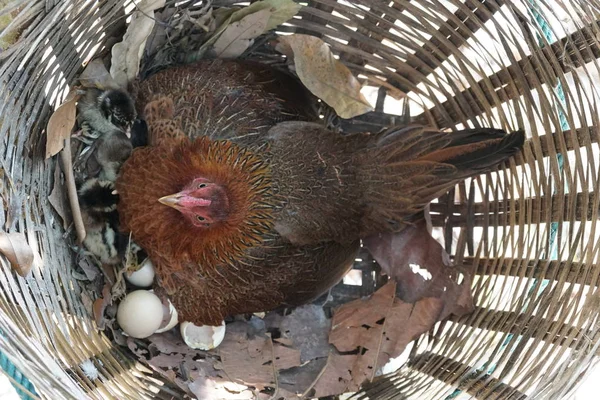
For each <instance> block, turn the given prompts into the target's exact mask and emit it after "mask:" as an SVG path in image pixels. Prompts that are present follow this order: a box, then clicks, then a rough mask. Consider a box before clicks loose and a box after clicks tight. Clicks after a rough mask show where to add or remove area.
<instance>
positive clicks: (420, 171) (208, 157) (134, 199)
mask: <svg viewBox="0 0 600 400" xmlns="http://www.w3.org/2000/svg"><path fill="white" fill-rule="evenodd" d="M136 90H137V93H138V95H137V99H138V103H137V104H138V108H139V111H140V112H141V113H142V116H143V117H144V118H146V120H147V122H148V130H149V137H150V141H151V144H152V146H150V147H147V148H143V149H139V150H135V151H134V152H133V155H132V157H131V158H130V159H129V160H128V161H127V162H126V164H125V165H124V166H123V169H122V175H121V177H120V178H119V180H118V181H117V189H118V192H119V195H120V203H119V215H120V218H121V223H122V226H123V227H124V229H125V230H127V231H131V232H132V236H133V239H134V240H135V241H136V242H137V243H138V244H140V245H141V246H142V247H143V248H144V249H145V250H146V251H147V252H148V254H149V256H150V257H151V258H152V260H153V262H154V264H155V266H156V270H157V275H158V277H159V284H158V287H157V288H156V289H157V291H158V293H164V294H166V295H168V296H169V297H170V299H171V301H172V302H173V304H174V305H175V307H176V308H177V309H178V311H179V313H180V316H181V319H182V320H186V321H191V322H194V323H196V324H208V325H217V324H219V323H220V322H221V320H222V319H223V318H224V317H225V316H228V315H232V314H238V313H245V312H255V311H265V310H269V309H273V308H275V307H277V306H280V305H282V304H291V305H297V304H301V303H303V302H307V301H310V300H311V299H314V298H315V297H317V296H318V295H320V294H321V293H323V292H324V291H326V290H327V289H328V288H330V287H331V286H332V285H333V284H335V283H336V282H337V281H339V280H340V279H341V277H342V276H343V275H344V274H345V273H346V271H347V270H348V269H349V268H350V266H351V265H352V262H353V260H354V257H355V255H356V253H357V251H358V248H359V243H360V241H359V240H360V238H361V237H365V236H368V235H372V234H374V233H378V232H390V231H400V230H402V229H403V228H404V227H405V226H407V224H410V223H412V222H413V220H414V216H415V214H417V213H419V211H421V210H422V209H423V207H424V206H425V205H426V204H427V203H428V202H429V201H431V200H433V199H434V198H436V197H438V196H439V195H441V194H443V193H444V192H445V191H447V190H448V189H449V188H450V187H452V186H453V185H455V184H456V183H457V182H459V181H460V180H462V179H465V178H466V177H469V176H473V175H476V174H479V173H482V172H486V171H488V170H489V169H491V168H494V167H495V166H496V165H497V164H499V163H500V162H502V161H504V160H506V159H507V158H508V157H510V156H511V155H512V154H514V153H515V152H517V151H518V149H519V148H520V147H521V146H522V144H523V139H524V138H523V134H522V132H515V133H512V134H509V135H505V134H504V133H503V132H502V131H498V130H493V129H488V130H472V131H463V132H458V133H452V134H450V133H442V132H437V131H434V130H431V129H427V128H423V127H417V126H411V127H404V128H398V129H393V130H390V131H387V132H383V133H379V134H366V133H365V134H359V135H349V136H343V135H340V134H337V133H333V132H330V131H327V130H326V129H324V128H323V127H322V126H321V125H319V124H317V123H313V122H307V121H310V120H316V114H314V113H313V112H312V110H313V108H312V104H311V101H312V97H311V96H310V95H308V94H307V93H306V92H305V91H304V89H303V88H302V86H301V85H300V84H299V83H298V82H296V81H295V80H294V79H293V78H291V77H290V76H287V75H286V74H283V73H280V72H276V71H274V70H272V69H270V68H268V67H266V66H260V65H257V64H248V63H242V62H232V61H230V62H227V61H215V62H201V63H199V64H197V65H194V66H188V67H181V68H174V69H171V70H167V71H163V72H161V73H158V74H156V75H154V76H153V77H150V78H149V79H148V80H146V81H144V82H141V83H139V84H138V85H137V88H136ZM285 121H288V122H285ZM207 185H210V186H207ZM215 188H216V189H215ZM214 193H218V195H214ZM214 215H216V216H217V217H215V218H212V216H214ZM194 218H197V220H195V219H194Z"/></svg>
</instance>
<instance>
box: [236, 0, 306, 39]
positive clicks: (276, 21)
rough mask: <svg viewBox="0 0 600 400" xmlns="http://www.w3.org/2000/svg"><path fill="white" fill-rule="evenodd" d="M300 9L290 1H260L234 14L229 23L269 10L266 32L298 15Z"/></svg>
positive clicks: (298, 5) (299, 6)
mask: <svg viewBox="0 0 600 400" xmlns="http://www.w3.org/2000/svg"><path fill="white" fill-rule="evenodd" d="M301 8H302V6H301V5H300V4H297V3H295V2H293V1H292V0H261V1H257V2H254V3H252V4H250V5H249V6H247V7H244V8H242V9H240V10H238V11H236V12H234V13H233V15H232V17H231V22H237V21H240V20H241V19H242V18H244V17H246V16H248V15H250V14H253V13H256V12H258V11H261V10H269V11H270V15H269V18H268V20H267V24H266V27H265V32H266V31H270V30H271V29H275V28H276V27H277V26H278V25H281V24H283V23H284V22H287V21H288V20H289V19H290V18H292V17H293V16H294V15H296V14H298V11H300V9H301Z"/></svg>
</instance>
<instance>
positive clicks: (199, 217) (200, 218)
mask: <svg viewBox="0 0 600 400" xmlns="http://www.w3.org/2000/svg"><path fill="white" fill-rule="evenodd" d="M196 219H197V220H198V221H200V222H204V217H201V216H199V215H197V216H196Z"/></svg>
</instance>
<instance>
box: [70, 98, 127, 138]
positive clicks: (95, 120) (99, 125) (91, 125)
mask: <svg viewBox="0 0 600 400" xmlns="http://www.w3.org/2000/svg"><path fill="white" fill-rule="evenodd" d="M136 115H137V114H136V111H135V104H134V102H133V100H132V98H131V97H130V96H129V95H128V94H127V93H126V92H124V91H122V90H116V89H109V90H102V89H97V88H88V89H86V91H85V94H84V95H83V96H82V97H81V98H80V100H79V101H78V103H77V122H78V123H79V126H80V127H81V128H82V129H83V131H84V134H93V133H99V134H106V133H109V132H112V131H114V130H115V129H118V130H120V131H121V132H124V133H127V132H129V130H130V129H131V125H132V124H133V121H134V120H135V118H136Z"/></svg>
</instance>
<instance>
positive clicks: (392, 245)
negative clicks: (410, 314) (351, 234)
mask: <svg viewBox="0 0 600 400" xmlns="http://www.w3.org/2000/svg"><path fill="white" fill-rule="evenodd" d="M363 244H364V246H365V247H366V248H367V249H368V250H369V252H370V253H371V255H372V256H373V258H375V260H377V262H378V263H379V265H380V266H381V269H382V270H383V272H385V273H386V274H387V275H388V276H390V277H391V278H393V279H394V280H395V281H396V282H397V284H398V289H397V296H398V297H399V298H400V299H402V300H403V301H405V302H407V303H414V302H416V301H417V300H420V299H422V298H425V297H436V298H443V299H444V301H445V303H447V304H448V305H449V306H450V307H451V308H450V313H454V314H457V315H462V314H464V313H466V312H469V311H470V310H471V309H472V304H471V305H470V306H469V305H468V304H466V303H468V299H467V298H468V296H470V282H471V273H470V272H468V271H466V270H464V271H463V270H459V269H458V268H455V267H454V266H453V265H452V263H451V261H450V256H449V255H448V253H446V251H445V250H444V248H443V247H442V245H441V244H439V243H438V242H437V241H436V240H435V239H434V238H433V237H432V236H431V234H430V233H429V231H428V229H427V222H426V220H425V219H423V220H421V221H420V222H418V223H417V224H415V225H413V226H409V227H407V228H406V229H404V230H402V231H401V232H398V233H383V234H378V235H374V236H371V237H367V238H364V239H363ZM461 296H462V297H463V303H464V302H466V303H465V304H462V305H461V304H458V298H459V297H461Z"/></svg>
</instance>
